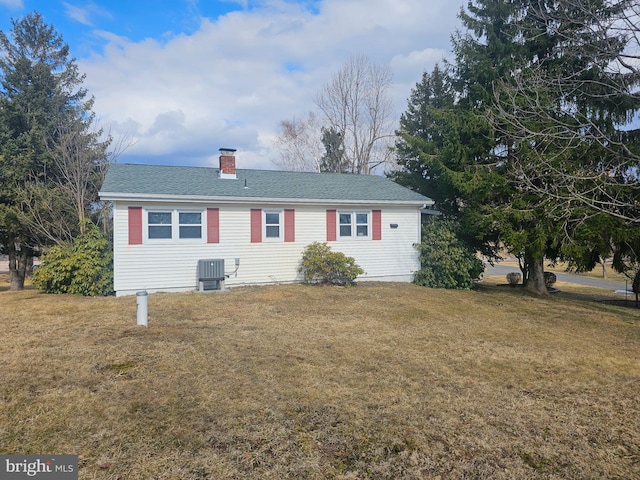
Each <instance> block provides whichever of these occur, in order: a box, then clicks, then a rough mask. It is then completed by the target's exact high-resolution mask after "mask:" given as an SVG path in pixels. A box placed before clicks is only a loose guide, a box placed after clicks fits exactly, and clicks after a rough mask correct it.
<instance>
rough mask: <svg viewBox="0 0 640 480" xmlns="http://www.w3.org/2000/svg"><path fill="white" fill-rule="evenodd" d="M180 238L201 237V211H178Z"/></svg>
mask: <svg viewBox="0 0 640 480" xmlns="http://www.w3.org/2000/svg"><path fill="white" fill-rule="evenodd" d="M178 232H179V236H180V238H202V213H201V212H178Z"/></svg>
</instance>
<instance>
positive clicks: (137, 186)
mask: <svg viewBox="0 0 640 480" xmlns="http://www.w3.org/2000/svg"><path fill="white" fill-rule="evenodd" d="M218 173H219V169H217V168H205V167H175V166H162V165H134V164H113V165H111V166H110V167H109V171H108V173H107V177H106V179H105V181H104V183H103V185H102V189H101V192H100V195H101V197H102V198H104V199H113V198H114V197H117V198H124V197H126V196H127V195H131V196H132V197H135V198H140V197H141V196H142V195H151V196H156V197H157V196H183V195H186V196H196V197H216V198H220V197H231V198H234V199H241V198H247V199H253V198H255V199H283V200H294V199H300V200H338V201H366V202H371V201H382V202H402V203H404V202H407V203H416V204H418V203H426V204H431V203H432V202H431V199H429V198H427V197H425V196H423V195H420V194H419V193H416V192H414V191H412V190H409V189H408V188H405V187H402V186H400V185H398V184H396V183H394V182H392V181H391V180H389V179H387V178H383V177H380V176H377V175H350V174H336V173H310V172H284V171H276V170H243V169H238V170H236V176H237V179H222V178H219V176H218ZM245 181H246V186H247V187H248V188H245Z"/></svg>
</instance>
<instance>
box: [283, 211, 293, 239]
mask: <svg viewBox="0 0 640 480" xmlns="http://www.w3.org/2000/svg"><path fill="white" fill-rule="evenodd" d="M284 241H285V242H295V241H296V211H295V210H285V211H284Z"/></svg>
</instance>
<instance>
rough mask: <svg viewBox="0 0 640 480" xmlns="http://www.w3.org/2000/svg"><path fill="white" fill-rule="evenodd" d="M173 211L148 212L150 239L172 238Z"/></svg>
mask: <svg viewBox="0 0 640 480" xmlns="http://www.w3.org/2000/svg"><path fill="white" fill-rule="evenodd" d="M171 217H172V215H171V212H170V211H169V212H166V211H164V212H147V228H148V233H149V239H160V238H171V230H172V228H171Z"/></svg>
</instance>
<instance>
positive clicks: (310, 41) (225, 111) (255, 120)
mask: <svg viewBox="0 0 640 480" xmlns="http://www.w3.org/2000/svg"><path fill="white" fill-rule="evenodd" d="M461 3H462V0H458V1H457V2H451V1H448V0H432V1H430V2H425V1H424V0H324V1H322V2H319V3H318V4H317V7H318V12H317V13H315V12H314V11H309V10H308V9H305V8H304V6H301V5H299V4H295V3H289V2H281V1H277V0H273V1H271V0H268V1H266V2H263V4H262V6H260V7H253V8H252V9H249V10H244V11H237V12H232V13H229V14H227V15H225V16H223V17H220V18H218V19H216V20H207V19H203V21H202V22H201V25H200V28H199V30H198V31H196V32H195V33H193V34H191V35H184V34H183V35H177V36H174V37H172V38H170V39H167V40H164V41H163V43H160V42H157V41H154V40H150V39H149V40H145V41H141V42H137V43H136V42H132V41H129V40H128V39H126V38H122V37H117V36H115V35H113V34H110V33H108V32H96V34H98V35H102V36H103V38H105V39H107V40H108V45H107V47H106V48H105V49H104V51H103V52H101V53H100V54H99V55H94V56H93V57H91V58H88V59H84V60H81V61H80V62H79V64H80V65H79V66H80V70H81V71H82V72H85V73H86V74H87V79H86V81H85V86H86V87H87V88H88V89H89V91H90V92H91V93H92V94H93V95H94V96H95V98H96V103H95V107H94V110H95V111H96V113H97V114H98V116H99V117H100V118H101V119H102V121H103V122H104V124H105V126H106V128H107V129H108V128H111V131H112V132H113V133H114V134H117V133H119V132H122V131H126V132H127V134H128V135H129V136H130V137H132V138H134V139H135V144H134V145H133V146H132V147H130V148H129V149H128V150H127V152H126V155H127V156H131V158H133V157H135V159H136V160H137V161H141V160H142V159H145V161H148V162H153V161H154V159H153V158H152V157H162V158H163V161H167V162H169V163H171V159H172V158H173V159H175V162H174V163H178V162H185V163H191V164H207V163H208V162H211V161H215V160H212V159H215V158H217V149H218V148H219V147H223V146H224V147H231V148H238V150H239V152H238V155H239V157H238V158H239V165H238V166H239V167H240V168H248V167H253V168H273V167H272V165H271V163H270V161H269V160H270V159H271V158H275V155H276V154H277V153H276V152H275V151H274V150H273V148H272V143H273V139H274V137H275V135H276V133H277V129H278V125H279V123H280V121H281V120H284V119H290V118H292V117H294V116H302V115H304V114H306V113H307V112H308V111H309V110H311V109H313V108H314V104H313V98H314V96H315V94H316V92H317V91H318V90H319V89H320V87H321V86H322V85H323V84H324V83H326V82H327V81H329V80H330V78H331V76H332V75H333V73H334V72H335V71H336V70H337V69H338V68H340V66H341V65H342V64H343V63H344V61H345V60H346V59H347V58H348V57H349V56H351V55H354V54H365V55H367V56H368V57H369V58H370V59H371V60H372V61H375V62H378V63H383V64H388V65H390V67H391V69H392V71H393V74H394V80H395V82H396V85H395V88H394V89H393V92H392V93H393V94H394V96H395V98H394V104H395V105H396V106H397V108H398V110H399V111H397V112H396V113H397V115H398V116H399V115H400V113H402V110H404V108H406V99H407V97H408V96H409V93H410V89H411V88H412V87H413V86H414V85H415V83H416V82H418V81H419V80H420V78H421V75H422V72H423V71H424V70H430V69H431V68H432V67H433V65H434V64H435V63H436V62H438V61H440V60H441V59H442V57H443V56H445V55H446V54H447V51H448V49H449V37H450V34H451V33H452V32H453V31H454V29H455V28H456V26H457V20H456V17H455V16H456V13H457V11H458V9H459V6H460V4H461Z"/></svg>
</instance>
